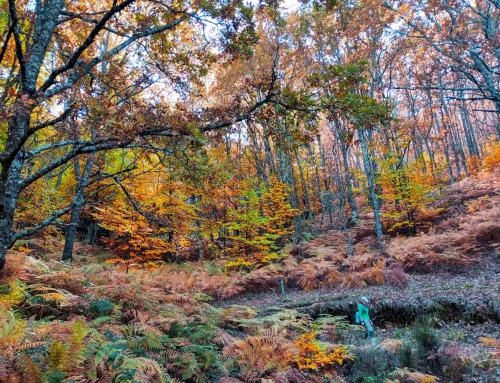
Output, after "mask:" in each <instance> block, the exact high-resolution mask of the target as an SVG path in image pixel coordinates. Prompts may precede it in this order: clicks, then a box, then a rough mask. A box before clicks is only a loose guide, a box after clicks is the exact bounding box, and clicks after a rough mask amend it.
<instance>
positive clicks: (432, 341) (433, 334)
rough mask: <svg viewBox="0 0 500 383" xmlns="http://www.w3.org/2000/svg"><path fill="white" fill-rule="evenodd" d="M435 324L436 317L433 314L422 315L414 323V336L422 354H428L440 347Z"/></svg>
mask: <svg viewBox="0 0 500 383" xmlns="http://www.w3.org/2000/svg"><path fill="white" fill-rule="evenodd" d="M434 325H435V318H434V317H432V316H423V317H420V318H418V319H417V320H415V323H414V324H413V329H412V333H413V338H414V339H415V341H416V342H417V350H418V351H419V353H420V354H421V355H428V354H429V353H430V352H432V351H436V350H437V348H438V347H439V343H440V339H439V335H438V333H437V331H436V330H435V329H434Z"/></svg>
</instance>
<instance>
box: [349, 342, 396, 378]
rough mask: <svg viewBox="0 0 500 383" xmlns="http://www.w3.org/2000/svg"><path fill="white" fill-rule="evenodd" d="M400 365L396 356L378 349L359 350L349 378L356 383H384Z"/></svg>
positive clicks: (355, 354) (355, 352) (355, 355)
mask: <svg viewBox="0 0 500 383" xmlns="http://www.w3.org/2000/svg"><path fill="white" fill-rule="evenodd" d="M397 365H398V360H397V357H396V355H394V354H393V353H392V352H390V351H387V350H382V349H380V348H376V347H367V348H358V349H356V350H355V351H354V362H353V364H352V367H351V370H350V373H349V376H350V377H351V378H352V380H351V381H352V382H356V383H378V382H384V381H385V379H387V378H388V377H389V374H390V372H391V371H393V370H394V369H395V368H396V367H397Z"/></svg>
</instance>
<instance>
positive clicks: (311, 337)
mask: <svg viewBox="0 0 500 383" xmlns="http://www.w3.org/2000/svg"><path fill="white" fill-rule="evenodd" d="M316 335H317V334H316V333H315V332H310V333H306V334H303V335H301V336H300V337H299V338H298V340H297V342H296V345H297V349H298V356H297V359H296V363H297V366H298V368H299V369H300V370H313V371H321V372H323V373H325V374H332V373H334V366H335V365H339V366H342V364H343V363H344V361H345V360H347V359H350V360H353V359H354V358H353V357H352V356H351V355H350V354H349V353H348V352H347V349H346V347H345V346H336V347H335V348H334V349H333V350H330V349H329V348H328V347H326V346H325V345H323V344H321V343H320V342H318V341H317V340H316Z"/></svg>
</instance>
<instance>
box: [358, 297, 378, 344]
mask: <svg viewBox="0 0 500 383" xmlns="http://www.w3.org/2000/svg"><path fill="white" fill-rule="evenodd" d="M368 303H370V301H369V299H368V298H367V297H361V298H360V299H359V302H358V311H357V312H356V323H357V324H360V323H363V324H364V325H365V328H366V337H370V339H373V337H374V336H375V331H374V330H373V323H372V321H371V319H370V311H369V310H368V307H367V305H368Z"/></svg>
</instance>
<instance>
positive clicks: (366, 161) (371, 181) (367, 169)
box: [358, 128, 384, 239]
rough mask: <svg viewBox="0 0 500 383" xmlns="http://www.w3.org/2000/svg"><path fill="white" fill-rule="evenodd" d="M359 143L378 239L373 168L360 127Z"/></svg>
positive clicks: (379, 224) (363, 132) (377, 211)
mask: <svg viewBox="0 0 500 383" xmlns="http://www.w3.org/2000/svg"><path fill="white" fill-rule="evenodd" d="M358 136H359V143H360V144H361V151H362V154H363V165H364V167H365V174H366V180H367V182H368V192H369V195H370V201H371V204H372V209H373V217H374V221H375V222H374V224H375V235H376V236H377V238H378V239H381V238H382V237H383V236H384V235H383V233H382V222H381V219H380V209H379V203H378V199H377V193H376V191H375V176H374V174H373V169H372V167H371V161H370V154H369V153H368V145H367V142H366V138H365V130H364V129H362V128H360V129H359V130H358Z"/></svg>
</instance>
